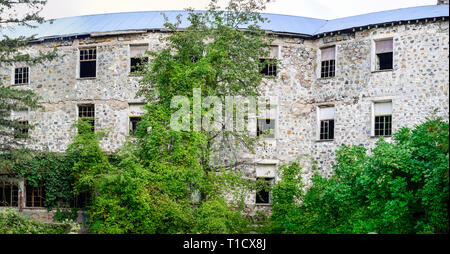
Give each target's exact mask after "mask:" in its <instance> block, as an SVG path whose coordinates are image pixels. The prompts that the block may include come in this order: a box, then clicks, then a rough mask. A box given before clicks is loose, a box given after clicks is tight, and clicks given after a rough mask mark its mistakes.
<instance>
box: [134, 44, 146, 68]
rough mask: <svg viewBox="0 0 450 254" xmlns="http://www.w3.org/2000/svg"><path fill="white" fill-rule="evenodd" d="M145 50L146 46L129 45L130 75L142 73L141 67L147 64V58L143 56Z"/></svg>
mask: <svg viewBox="0 0 450 254" xmlns="http://www.w3.org/2000/svg"><path fill="white" fill-rule="evenodd" d="M147 49H148V44H144V45H130V73H134V72H139V71H142V68H143V66H144V65H145V64H146V63H148V57H146V56H145V51H147Z"/></svg>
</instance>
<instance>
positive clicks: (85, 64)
mask: <svg viewBox="0 0 450 254" xmlns="http://www.w3.org/2000/svg"><path fill="white" fill-rule="evenodd" d="M147 50H148V44H142V45H130V73H135V72H138V71H139V70H141V68H142V66H143V65H144V64H146V63H147V62H148V57H146V56H145V51H147ZM279 50H280V49H279V46H272V47H271V51H270V54H269V56H268V57H265V58H261V59H260V62H261V64H262V69H261V73H262V74H264V75H267V76H276V75H277V64H276V59H278V56H279ZM320 53H321V59H320V62H321V64H320V77H321V78H330V77H335V75H336V46H332V47H327V48H321V49H320ZM375 56H376V63H375V70H377V71H379V70H391V69H392V68H393V40H392V39H387V40H380V41H375ZM29 72H30V70H29V67H17V68H15V70H14V84H16V85H21V84H28V83H29ZM96 76H97V48H82V49H80V59H79V78H95V77H96Z"/></svg>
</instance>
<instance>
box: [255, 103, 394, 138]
mask: <svg viewBox="0 0 450 254" xmlns="http://www.w3.org/2000/svg"><path fill="white" fill-rule="evenodd" d="M372 108H373V114H372V133H371V134H372V136H375V137H381V136H385V137H389V136H391V135H392V101H387V102H386V101H382V102H374V103H373V107H372ZM334 113H335V108H334V106H328V107H319V108H318V114H317V117H318V120H317V140H325V141H326V140H334V130H335V128H334V123H335V116H334ZM256 134H257V136H263V137H265V138H274V137H275V119H268V118H261V119H257V132H256Z"/></svg>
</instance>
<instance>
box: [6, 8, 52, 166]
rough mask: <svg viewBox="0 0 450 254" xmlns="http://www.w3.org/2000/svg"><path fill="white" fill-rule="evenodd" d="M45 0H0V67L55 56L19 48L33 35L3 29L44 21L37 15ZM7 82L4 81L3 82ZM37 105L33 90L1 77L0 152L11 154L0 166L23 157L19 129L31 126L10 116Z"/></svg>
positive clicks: (34, 62) (42, 60) (43, 59)
mask: <svg viewBox="0 0 450 254" xmlns="http://www.w3.org/2000/svg"><path fill="white" fill-rule="evenodd" d="M46 2H47V1H46V0H21V1H15V0H0V67H11V66H13V65H14V64H21V65H27V66H31V65H34V64H38V63H42V62H45V61H47V60H51V59H53V58H55V57H56V52H55V51H52V52H39V54H37V55H30V54H28V53H24V52H23V51H21V49H23V48H24V47H26V46H27V45H28V44H29V42H30V41H32V40H34V39H35V38H34V36H31V37H25V36H19V37H9V36H7V33H6V31H8V30H12V31H14V29H15V28H17V27H18V26H28V27H34V26H35V25H36V24H37V23H41V22H43V21H44V20H43V18H42V17H40V16H39V13H40V11H41V10H42V8H43V6H44V5H45V4H46ZM5 81H6V82H5ZM38 108H39V98H38V97H37V96H36V94H35V93H34V92H33V91H32V90H28V89H22V88H19V87H12V86H11V85H10V84H9V80H6V79H5V77H1V78H0V153H8V154H10V156H9V159H8V160H1V161H0V167H1V168H3V169H5V168H6V169H11V167H12V166H11V165H12V164H13V163H14V162H15V161H20V160H21V159H22V158H23V155H24V154H27V153H24V152H20V151H18V149H21V148H23V144H24V142H23V139H24V138H27V137H28V133H27V132H23V133H22V132H21V131H19V130H20V129H25V128H28V129H29V128H32V127H33V126H32V125H30V124H23V123H19V122H17V121H14V119H11V113H12V112H20V111H33V110H36V109H38Z"/></svg>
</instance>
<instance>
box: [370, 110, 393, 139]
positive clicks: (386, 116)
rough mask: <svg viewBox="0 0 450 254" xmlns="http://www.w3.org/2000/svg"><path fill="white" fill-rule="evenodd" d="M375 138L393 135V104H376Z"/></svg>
mask: <svg viewBox="0 0 450 254" xmlns="http://www.w3.org/2000/svg"><path fill="white" fill-rule="evenodd" d="M374 106H375V109H374V111H375V119H374V122H375V126H374V128H375V136H391V135H392V102H380V103H375V104H374Z"/></svg>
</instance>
